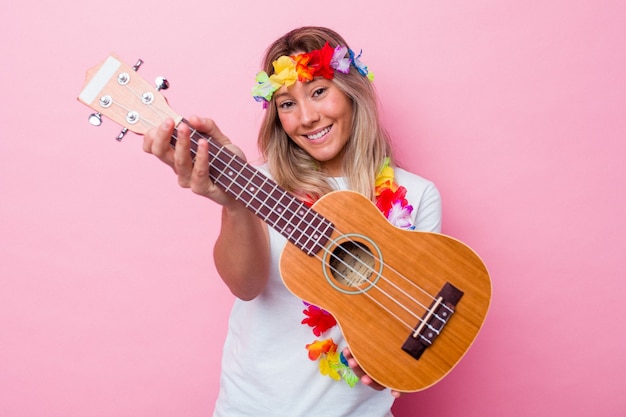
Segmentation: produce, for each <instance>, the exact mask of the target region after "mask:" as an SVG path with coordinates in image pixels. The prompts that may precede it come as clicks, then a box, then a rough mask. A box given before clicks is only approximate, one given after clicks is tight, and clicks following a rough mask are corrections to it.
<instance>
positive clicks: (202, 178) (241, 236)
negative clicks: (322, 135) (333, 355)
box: [143, 117, 270, 300]
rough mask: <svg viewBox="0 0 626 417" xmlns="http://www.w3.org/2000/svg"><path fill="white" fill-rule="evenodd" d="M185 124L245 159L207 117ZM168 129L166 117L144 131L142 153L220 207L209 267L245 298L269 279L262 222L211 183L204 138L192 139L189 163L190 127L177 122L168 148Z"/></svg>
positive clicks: (171, 129)
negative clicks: (172, 143) (193, 152)
mask: <svg viewBox="0 0 626 417" xmlns="http://www.w3.org/2000/svg"><path fill="white" fill-rule="evenodd" d="M189 124H190V125H191V126H192V127H193V128H194V129H196V130H198V131H200V132H203V133H205V134H207V135H209V136H210V137H211V138H213V139H215V140H216V141H218V142H219V143H221V144H222V145H223V146H225V147H227V148H229V149H230V150H232V151H233V152H235V153H236V154H237V155H239V156H241V157H242V158H245V156H244V155H243V153H242V152H241V150H240V149H239V148H237V147H236V146H234V145H233V144H232V143H231V142H230V140H229V139H228V138H227V137H226V136H224V134H223V133H222V132H221V131H220V130H219V128H218V127H217V125H216V124H215V123H214V122H213V121H212V120H210V119H203V118H198V117H191V118H190V119H189ZM173 133H174V121H173V120H171V119H169V120H166V121H165V122H163V124H161V126H159V127H157V128H155V129H152V130H150V131H149V132H147V133H146V134H145V135H144V144H143V148H144V151H146V152H148V153H151V154H154V155H155V156H157V157H158V158H159V159H160V160H161V161H163V162H164V163H166V164H167V165H169V166H170V167H172V169H173V170H174V172H175V173H176V174H177V175H178V183H179V185H180V186H181V187H184V188H190V189H191V190H192V191H193V192H194V193H196V194H198V195H202V196H204V197H207V198H209V199H211V200H213V201H215V202H216V203H218V204H220V205H221V206H222V218H221V230H220V234H219V236H218V238H217V241H216V243H215V247H214V251H213V256H214V259H215V265H216V268H217V271H218V272H219V274H220V276H221V277H222V280H224V282H225V283H226V285H227V286H228V287H229V288H230V290H231V292H232V293H233V294H234V295H235V296H236V297H239V298H241V299H243V300H251V299H253V298H255V297H256V296H257V295H259V294H260V293H261V292H262V291H263V289H264V288H265V286H266V284H267V281H268V277H269V264H270V253H269V252H270V248H269V236H268V231H267V226H265V224H264V223H263V222H262V221H261V220H260V219H259V218H257V217H256V216H255V215H254V213H252V212H251V211H249V210H248V209H246V208H245V207H244V206H243V205H242V204H241V203H239V202H237V201H236V200H235V199H234V198H232V197H231V196H229V195H228V194H227V193H225V192H224V191H223V190H222V189H220V188H219V187H217V186H216V185H215V184H214V183H213V182H212V181H211V179H210V178H209V149H208V143H207V142H206V141H205V140H200V141H199V142H198V145H197V151H196V159H195V162H194V161H192V158H191V152H190V133H191V132H190V129H189V128H188V127H187V126H186V125H185V124H180V126H178V130H177V141H176V147H175V148H172V147H171V146H170V138H171V136H172V134H173Z"/></svg>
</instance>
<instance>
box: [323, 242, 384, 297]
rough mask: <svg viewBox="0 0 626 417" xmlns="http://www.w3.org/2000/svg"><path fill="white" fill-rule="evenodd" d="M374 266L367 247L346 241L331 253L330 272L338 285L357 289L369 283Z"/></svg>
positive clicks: (372, 257) (373, 260)
mask: <svg viewBox="0 0 626 417" xmlns="http://www.w3.org/2000/svg"><path fill="white" fill-rule="evenodd" d="M375 264H376V262H375V259H374V256H373V255H372V252H371V251H370V250H369V248H368V247H367V246H365V245H363V244H361V243H358V242H354V241H348V242H344V243H342V244H340V245H339V246H337V247H336V248H335V250H334V251H333V254H332V258H331V260H330V270H331V274H332V276H333V278H335V280H337V282H339V283H340V284H342V285H346V286H348V287H357V288H359V287H362V286H363V285H364V284H368V283H370V282H371V277H372V275H373V273H374V267H375Z"/></svg>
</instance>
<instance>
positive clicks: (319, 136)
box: [305, 126, 332, 140]
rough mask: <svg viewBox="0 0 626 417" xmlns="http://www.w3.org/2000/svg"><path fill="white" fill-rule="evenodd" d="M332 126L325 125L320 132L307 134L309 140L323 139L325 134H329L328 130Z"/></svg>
mask: <svg viewBox="0 0 626 417" xmlns="http://www.w3.org/2000/svg"><path fill="white" fill-rule="evenodd" d="M331 127H332V126H328V127H325V128H324V129H322V130H320V131H319V132H317V133H315V134H313V135H305V136H306V138H307V139H309V140H318V139H321V138H322V137H323V136H324V135H325V134H327V133H328V132H330V129H331Z"/></svg>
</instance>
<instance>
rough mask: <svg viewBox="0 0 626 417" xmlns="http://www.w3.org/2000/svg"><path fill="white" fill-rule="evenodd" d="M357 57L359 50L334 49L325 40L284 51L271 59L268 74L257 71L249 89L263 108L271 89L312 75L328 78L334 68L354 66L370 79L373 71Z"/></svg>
mask: <svg viewBox="0 0 626 417" xmlns="http://www.w3.org/2000/svg"><path fill="white" fill-rule="evenodd" d="M360 57H361V52H360V53H359V55H355V54H354V52H353V51H352V50H351V49H350V48H348V47H346V46H341V45H338V46H337V47H336V48H334V49H333V48H332V47H331V46H330V45H329V44H328V42H326V44H324V46H323V47H322V49H316V50H314V51H311V52H307V53H304V54H298V55H291V56H287V55H283V56H281V57H280V58H278V59H277V60H276V61H274V62H272V66H273V67H274V74H272V75H268V74H267V73H266V72H265V71H261V72H259V73H257V75H256V82H257V84H256V85H255V86H254V88H253V89H252V96H253V97H254V99H255V100H256V101H259V102H262V103H263V107H264V108H265V107H267V104H268V103H269V101H270V100H271V99H272V96H273V95H274V92H275V91H276V90H278V89H279V88H280V87H282V86H283V85H285V86H287V87H289V86H290V85H293V84H294V83H295V82H296V81H301V82H309V81H312V80H313V78H315V77H324V78H326V79H328V80H331V79H332V78H333V77H334V75H335V71H339V72H341V73H343V74H348V73H349V72H350V66H353V67H355V68H356V69H357V71H358V72H359V74H361V75H362V76H364V77H368V78H369V79H370V80H373V79H374V74H373V73H371V72H370V71H368V69H367V67H366V66H365V65H363V63H361V61H360V60H359V58H360Z"/></svg>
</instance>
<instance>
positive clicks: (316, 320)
mask: <svg viewBox="0 0 626 417" xmlns="http://www.w3.org/2000/svg"><path fill="white" fill-rule="evenodd" d="M302 312H303V313H304V314H305V315H306V316H307V317H306V318H305V319H303V320H302V324H308V325H309V326H310V327H312V328H313V334H314V335H315V336H319V335H321V334H322V333H324V332H325V331H326V330H328V329H330V328H332V327H333V326H335V325H336V324H337V320H335V318H334V317H333V316H332V314H330V313H329V312H328V311H326V310H322V309H321V308H319V307H317V306H314V305H312V304H308V307H307V309H306V310H302Z"/></svg>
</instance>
